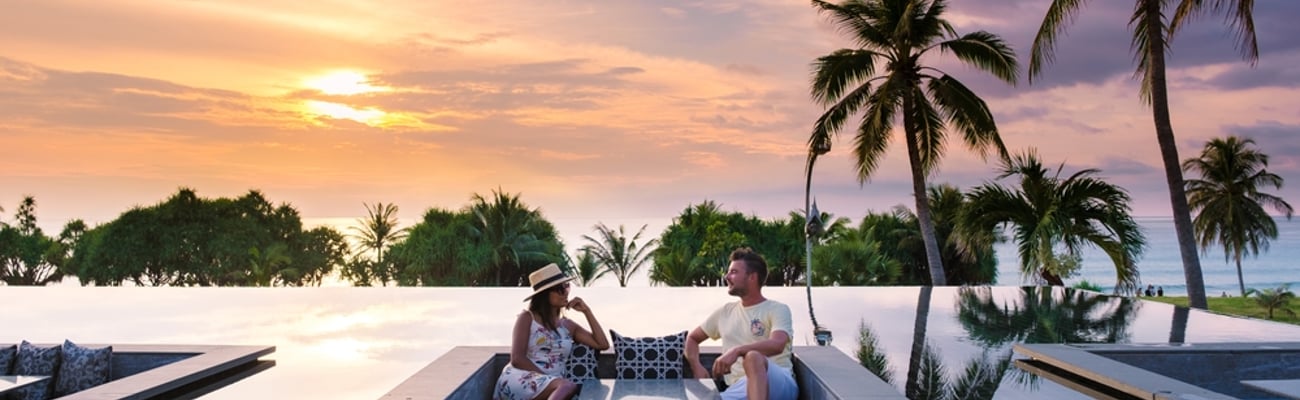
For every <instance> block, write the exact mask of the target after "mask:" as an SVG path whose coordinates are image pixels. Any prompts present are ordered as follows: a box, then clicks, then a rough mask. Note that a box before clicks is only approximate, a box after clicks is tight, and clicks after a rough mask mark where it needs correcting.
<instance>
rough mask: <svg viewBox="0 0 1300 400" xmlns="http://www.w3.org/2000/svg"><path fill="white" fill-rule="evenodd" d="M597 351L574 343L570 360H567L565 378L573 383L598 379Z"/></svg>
mask: <svg viewBox="0 0 1300 400" xmlns="http://www.w3.org/2000/svg"><path fill="white" fill-rule="evenodd" d="M597 353H598V352H597V351H596V349H593V348H591V347H587V345H585V344H582V343H574V344H573V351H571V352H569V359H568V360H565V367H564V368H565V371H564V378H565V379H568V380H570V381H573V382H582V381H585V380H588V379H597V378H596V354H597Z"/></svg>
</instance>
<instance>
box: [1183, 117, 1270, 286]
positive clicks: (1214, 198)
mask: <svg viewBox="0 0 1300 400" xmlns="http://www.w3.org/2000/svg"><path fill="white" fill-rule="evenodd" d="M1254 144H1255V141H1254V140H1251V139H1242V138H1239V137H1236V136H1228V137H1227V138H1224V139H1219V138H1215V139H1212V140H1210V141H1209V142H1208V143H1206V144H1205V149H1203V150H1201V155H1200V156H1199V157H1195V158H1189V159H1187V160H1185V161H1183V171H1184V172H1186V173H1188V174H1194V175H1199V176H1200V178H1192V179H1188V180H1187V203H1188V204H1189V205H1190V206H1191V208H1192V211H1194V212H1195V213H1196V217H1195V218H1194V219H1193V220H1192V225H1193V226H1195V227H1196V240H1197V242H1199V243H1200V244H1201V250H1202V251H1205V250H1207V249H1208V248H1209V247H1210V246H1212V245H1220V246H1223V249H1224V252H1223V258H1224V261H1227V259H1228V257H1229V256H1231V257H1232V260H1233V261H1234V262H1235V263H1236V264H1237V284H1238V285H1239V286H1240V287H1241V295H1242V296H1243V297H1244V296H1246V281H1245V279H1244V278H1243V277H1242V273H1241V257H1242V256H1243V255H1252V256H1258V255H1259V252H1260V249H1264V250H1268V242H1269V240H1270V239H1277V233H1278V232H1277V222H1274V221H1273V216H1271V215H1269V214H1268V212H1267V211H1265V210H1264V206H1269V207H1271V208H1272V209H1273V210H1274V211H1278V212H1281V213H1283V214H1285V215H1286V217H1287V219H1291V214H1292V213H1293V212H1294V210H1293V209H1292V208H1291V205H1290V204H1287V202H1286V201H1285V200H1283V199H1282V198H1281V197H1278V196H1274V195H1272V194H1268V193H1264V192H1263V191H1262V189H1263V187H1264V186H1272V187H1273V188H1275V189H1281V188H1282V177H1281V176H1278V175H1277V174H1274V173H1272V172H1269V171H1268V170H1267V169H1266V168H1267V167H1268V155H1267V154H1264V153H1262V152H1260V151H1258V150H1256V149H1254V148H1252V145H1254Z"/></svg>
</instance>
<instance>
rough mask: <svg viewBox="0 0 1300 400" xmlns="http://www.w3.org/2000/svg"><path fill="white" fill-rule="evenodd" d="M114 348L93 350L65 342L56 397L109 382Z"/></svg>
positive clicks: (56, 376)
mask: <svg viewBox="0 0 1300 400" xmlns="http://www.w3.org/2000/svg"><path fill="white" fill-rule="evenodd" d="M112 361H113V346H106V347H100V348H97V349H92V348H89V347H82V346H78V345H77V344H75V343H72V341H70V340H64V341H63V362H60V363H59V373H58V374H57V375H55V379H54V395H55V396H66V395H69V394H73V393H76V392H80V391H82V390H86V389H90V388H92V387H95V386H99V385H102V384H104V382H108V378H109V376H110V372H111V368H112V366H113V363H112Z"/></svg>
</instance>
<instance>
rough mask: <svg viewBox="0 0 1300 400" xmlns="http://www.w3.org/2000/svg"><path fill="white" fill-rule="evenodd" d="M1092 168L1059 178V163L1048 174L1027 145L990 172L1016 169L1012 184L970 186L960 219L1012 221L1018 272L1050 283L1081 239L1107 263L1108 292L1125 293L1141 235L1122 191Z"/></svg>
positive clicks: (984, 226) (1058, 280)
mask: <svg viewBox="0 0 1300 400" xmlns="http://www.w3.org/2000/svg"><path fill="white" fill-rule="evenodd" d="M1062 167H1064V165H1062ZM1096 173H1097V170H1095V169H1085V170H1081V171H1079V172H1075V173H1074V174H1073V175H1070V176H1069V177H1068V178H1065V179H1061V178H1060V174H1061V168H1057V170H1056V174H1055V175H1049V171H1048V170H1047V168H1045V167H1043V164H1042V163H1041V162H1040V161H1039V160H1038V156H1037V155H1036V154H1035V153H1034V152H1033V151H1032V150H1031V151H1029V152H1026V153H1023V154H1017V155H1016V156H1014V157H1012V158H1011V160H1008V161H1006V162H1004V164H1003V167H1002V174H1001V175H1000V176H999V177H998V179H1001V178H1006V177H1009V176H1012V175H1017V176H1019V177H1020V182H1019V183H1020V184H1019V187H1015V188H1008V187H1005V186H1002V185H1000V184H996V183H985V184H983V185H980V186H978V187H976V188H974V189H972V190H971V192H970V195H969V196H970V200H969V202H968V203H967V207H966V208H965V209H964V210H963V216H962V217H961V218H962V221H963V224H962V227H963V229H972V230H977V231H978V232H987V231H989V230H992V229H1000V228H1003V227H1008V226H1010V227H1014V232H1013V234H1012V240H1014V241H1015V243H1016V247H1017V250H1018V252H1019V255H1020V270H1021V273H1023V274H1025V276H1038V277H1040V278H1041V279H1042V280H1044V281H1046V282H1047V283H1048V284H1051V285H1056V286H1060V285H1064V282H1063V281H1062V278H1063V277H1068V276H1070V275H1071V274H1073V273H1075V272H1076V271H1078V269H1079V267H1080V263H1081V261H1082V257H1081V255H1080V253H1081V252H1082V250H1083V247H1084V246H1085V245H1093V246H1096V247H1099V248H1101V250H1102V251H1104V252H1105V253H1106V255H1107V256H1109V257H1110V259H1111V262H1112V263H1114V265H1115V281H1116V282H1115V292H1116V293H1121V294H1127V293H1132V292H1133V291H1135V290H1137V284H1138V269H1137V264H1136V260H1137V258H1138V257H1139V256H1141V254H1142V251H1143V247H1144V246H1145V245H1146V240H1145V237H1144V236H1143V235H1142V232H1141V230H1139V229H1138V225H1137V222H1135V221H1134V220H1133V218H1132V217H1131V216H1130V215H1129V202H1130V198H1129V195H1128V193H1127V192H1125V191H1124V189H1122V188H1120V187H1118V186H1115V185H1111V184H1109V183H1107V182H1105V181H1103V180H1101V179H1098V178H1096V177H1094V176H1093V175H1095V174H1096Z"/></svg>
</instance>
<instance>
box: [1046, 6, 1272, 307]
mask: <svg viewBox="0 0 1300 400" xmlns="http://www.w3.org/2000/svg"><path fill="white" fill-rule="evenodd" d="M1167 1H1168V0H1135V1H1134V7H1133V15H1132V17H1130V19H1129V26H1130V27H1132V29H1133V42H1132V43H1133V44H1132V46H1133V51H1134V53H1135V55H1136V58H1137V60H1138V65H1137V75H1138V76H1141V77H1142V85H1141V87H1140V88H1139V89H1138V94H1139V96H1140V97H1141V99H1142V101H1143V102H1144V103H1147V104H1150V105H1151V114H1152V118H1153V119H1154V122H1155V128H1156V142H1157V143H1159V145H1160V159H1161V162H1162V163H1163V164H1164V167H1165V181H1166V183H1167V184H1168V186H1169V202H1170V206H1171V207H1172V209H1173V215H1174V230H1175V232H1176V233H1177V235H1178V247H1179V249H1180V250H1181V251H1180V254H1181V256H1182V259H1183V275H1184V276H1185V277H1186V280H1187V298H1188V305H1189V306H1191V307H1193V308H1199V309H1202V310H1204V309H1206V308H1207V305H1206V299H1205V279H1204V277H1203V276H1202V275H1201V261H1200V259H1199V258H1198V257H1197V254H1196V239H1195V236H1194V234H1193V225H1192V219H1191V209H1190V208H1189V206H1188V203H1187V195H1186V193H1185V188H1184V183H1183V174H1182V170H1181V169H1179V159H1178V144H1177V141H1176V140H1175V139H1174V127H1173V123H1172V122H1170V117H1169V90H1168V88H1167V87H1166V83H1165V52H1166V51H1167V50H1168V48H1169V41H1170V40H1172V38H1173V35H1174V33H1175V32H1176V31H1177V30H1178V28H1179V27H1181V26H1182V25H1183V24H1184V23H1185V22H1186V21H1187V20H1189V19H1191V18H1192V17H1194V16H1196V15H1198V14H1200V13H1201V12H1202V11H1204V10H1205V9H1206V7H1209V8H1210V9H1212V10H1213V11H1215V12H1226V13H1227V14H1228V18H1227V19H1228V21H1229V25H1231V26H1232V27H1233V28H1234V29H1236V30H1237V34H1238V37H1239V38H1240V39H1241V42H1240V43H1239V44H1238V48H1239V49H1240V50H1241V51H1242V55H1243V57H1244V58H1245V59H1247V60H1249V61H1250V62H1251V64H1252V65H1254V62H1255V60H1258V59H1259V49H1258V47H1257V46H1256V43H1255V21H1254V17H1253V16H1252V13H1253V9H1254V4H1255V2H1254V0H1212V1H1205V0H1180V1H1179V4H1178V6H1177V9H1176V11H1175V13H1174V17H1173V19H1172V20H1171V21H1170V23H1169V25H1168V26H1166V25H1165V15H1164V12H1163V10H1162V7H1163V5H1164V4H1165V3H1166V2H1167ZM1084 3H1085V2H1084V1H1080V0H1052V4H1051V5H1050V6H1049V7H1048V9H1047V15H1046V16H1045V17H1043V24H1042V25H1041V26H1040V27H1039V29H1038V34H1037V35H1036V36H1035V37H1034V44H1033V48H1032V50H1031V51H1030V58H1029V81H1030V82H1031V83H1032V82H1033V80H1034V77H1035V76H1037V75H1038V74H1039V73H1041V72H1042V69H1043V67H1044V64H1045V63H1047V62H1051V61H1052V59H1053V58H1054V50H1053V47H1054V46H1055V45H1056V37H1057V34H1058V33H1061V32H1063V31H1064V30H1065V24H1066V23H1067V22H1069V20H1072V19H1073V17H1074V15H1075V14H1077V13H1078V12H1079V9H1080V8H1081V7H1083V4H1084Z"/></svg>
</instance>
